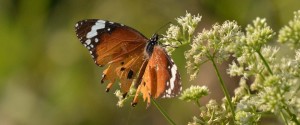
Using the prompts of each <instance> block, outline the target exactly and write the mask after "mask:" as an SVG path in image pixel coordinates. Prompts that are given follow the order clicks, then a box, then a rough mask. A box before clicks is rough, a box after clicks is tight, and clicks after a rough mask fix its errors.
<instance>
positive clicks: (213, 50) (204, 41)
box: [185, 21, 241, 80]
mask: <svg viewBox="0 0 300 125" xmlns="http://www.w3.org/2000/svg"><path fill="white" fill-rule="evenodd" d="M240 35H241V32H240V28H239V26H238V25H237V24H236V22H230V21H226V22H224V23H223V24H222V25H219V24H215V25H214V26H213V27H212V29H211V30H205V29H204V30H203V31H202V32H201V33H199V34H198V35H197V36H196V37H195V38H194V39H193V42H192V44H191V47H192V48H191V49H190V50H188V51H187V52H186V53H185V57H186V59H187V66H186V68H187V71H188V73H189V74H191V76H190V79H191V80H192V79H194V78H195V77H196V75H197V73H198V71H199V69H200V65H201V64H202V63H204V62H206V61H207V60H211V59H214V60H216V61H217V62H222V61H223V60H224V59H227V58H228V57H229V56H230V54H229V53H228V50H229V49H231V48H229V46H230V44H232V43H236V42H235V41H236V40H237V39H236V38H238V36H240Z"/></svg>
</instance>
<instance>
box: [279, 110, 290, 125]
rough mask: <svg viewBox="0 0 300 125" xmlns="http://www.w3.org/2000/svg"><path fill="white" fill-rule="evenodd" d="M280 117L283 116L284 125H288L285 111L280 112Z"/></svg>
mask: <svg viewBox="0 0 300 125" xmlns="http://www.w3.org/2000/svg"><path fill="white" fill-rule="evenodd" d="M280 115H281V117H282V119H283V121H284V123H285V124H286V125H288V122H287V120H286V118H285V117H284V114H283V111H282V110H281V111H280Z"/></svg>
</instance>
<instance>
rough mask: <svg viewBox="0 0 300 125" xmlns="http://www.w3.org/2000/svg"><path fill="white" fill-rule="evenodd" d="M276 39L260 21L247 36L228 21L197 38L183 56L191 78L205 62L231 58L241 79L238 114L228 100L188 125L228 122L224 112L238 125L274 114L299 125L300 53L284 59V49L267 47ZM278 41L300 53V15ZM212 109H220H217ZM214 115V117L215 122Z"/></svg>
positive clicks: (236, 102) (237, 93) (231, 71)
mask: <svg viewBox="0 0 300 125" xmlns="http://www.w3.org/2000/svg"><path fill="white" fill-rule="evenodd" d="M274 36H275V32H274V31H273V30H272V29H271V28H270V27H269V26H268V25H267V23H266V19H261V18H256V19H255V20H254V21H253V24H251V25H248V26H247V27H246V29H245V32H242V31H241V29H240V28H239V26H238V25H237V24H236V22H234V21H232V22H230V21H225V22H224V23H223V24H222V25H219V24H215V25H214V26H213V27H212V29H210V30H205V29H204V30H203V31H202V32H201V33H198V35H197V36H196V37H195V38H194V39H193V42H192V43H191V49H190V50H188V51H187V52H186V53H185V56H186V59H187V66H186V67H187V70H188V73H189V74H191V76H190V77H191V79H194V78H195V77H196V75H197V73H198V71H199V69H200V66H201V65H202V64H203V63H205V62H207V61H211V60H212V61H214V60H215V61H216V62H219V63H220V62H222V61H224V60H226V59H227V58H228V57H229V56H233V57H235V60H233V62H232V63H231V64H230V65H229V68H228V70H227V73H228V74H229V75H230V76H239V77H241V80H240V86H239V87H238V88H237V89H236V90H235V95H234V97H232V103H233V104H234V105H235V106H234V107H235V114H233V113H230V110H229V109H230V108H228V107H229V106H228V102H226V101H223V103H222V104H221V106H219V105H217V104H216V103H212V102H210V103H209V104H207V105H206V106H207V107H206V108H205V109H206V110H205V111H203V112H202V113H201V115H200V118H194V122H192V123H190V124H194V123H199V124H207V123H210V122H209V121H210V120H207V119H214V120H216V119H219V120H220V119H222V120H224V116H219V114H223V115H225V114H226V113H225V112H227V113H228V114H231V115H232V116H231V117H234V120H235V121H234V123H236V124H257V122H259V120H260V118H261V117H263V116H262V115H261V113H274V114H275V115H277V116H278V117H280V118H282V119H283V120H284V121H285V123H286V124H289V123H291V124H300V97H299V95H300V84H299V82H300V49H298V50H295V57H294V58H289V57H282V58H281V59H280V58H279V57H280V56H278V55H279V54H278V53H279V50H280V49H279V48H278V47H271V46H270V45H268V44H267V43H268V42H269V41H271V40H272V38H273V37H274ZM278 41H279V42H280V43H288V45H289V46H291V48H293V49H295V48H300V11H297V12H295V17H294V20H292V21H290V23H289V25H288V26H285V27H284V28H283V29H281V30H280V34H279V38H278ZM247 82H249V83H248V84H247ZM212 104H216V105H214V107H215V108H216V107H219V108H218V109H213V107H210V105H212ZM201 110H203V109H201ZM217 111H220V112H221V113H220V112H219V113H217ZM212 114H214V116H215V117H214V118H211V116H213V115H212ZM228 114H227V116H229V117H230V115H228ZM227 118H228V117H227ZM228 119H230V118H228ZM216 121H218V120H216ZM220 123H225V124H226V123H228V122H227V121H226V120H224V121H221V122H220ZM230 124H231V123H230Z"/></svg>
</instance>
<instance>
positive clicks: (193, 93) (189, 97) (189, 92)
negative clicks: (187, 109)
mask: <svg viewBox="0 0 300 125" xmlns="http://www.w3.org/2000/svg"><path fill="white" fill-rule="evenodd" d="M208 94H209V90H208V88H207V87H206V86H201V87H200V86H191V87H190V88H188V89H186V90H184V91H183V93H182V94H181V96H180V97H179V98H180V99H181V100H184V101H187V102H189V101H198V100H199V99H200V98H201V97H203V96H206V95H208Z"/></svg>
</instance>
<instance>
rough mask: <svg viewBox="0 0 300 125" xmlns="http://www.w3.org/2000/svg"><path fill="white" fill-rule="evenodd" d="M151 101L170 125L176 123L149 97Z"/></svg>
mask: <svg viewBox="0 0 300 125" xmlns="http://www.w3.org/2000/svg"><path fill="white" fill-rule="evenodd" d="M151 102H152V103H153V104H154V105H155V107H156V108H157V109H158V110H159V111H160V113H161V114H162V115H163V116H164V117H165V118H166V119H167V120H168V122H169V123H170V124H171V125H176V124H175V122H174V121H173V120H172V119H171V118H170V117H169V115H168V114H167V113H166V111H164V110H163V109H162V108H161V107H160V106H159V105H158V104H157V103H156V102H155V100H154V99H152V98H151Z"/></svg>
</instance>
